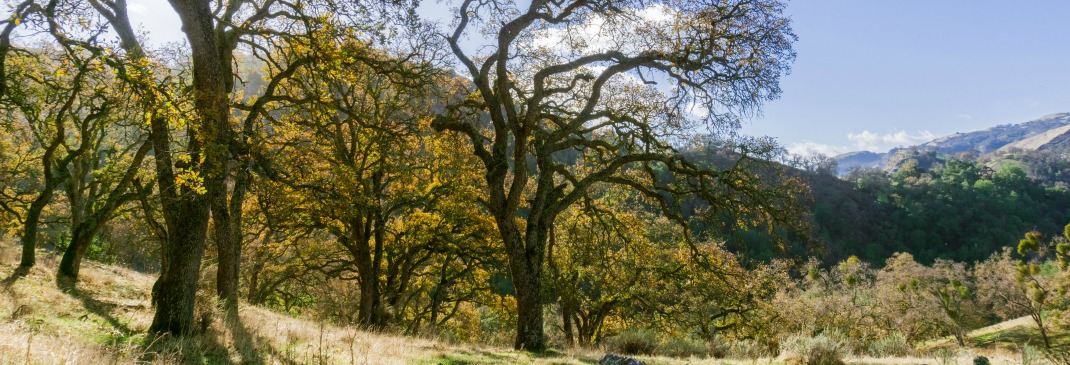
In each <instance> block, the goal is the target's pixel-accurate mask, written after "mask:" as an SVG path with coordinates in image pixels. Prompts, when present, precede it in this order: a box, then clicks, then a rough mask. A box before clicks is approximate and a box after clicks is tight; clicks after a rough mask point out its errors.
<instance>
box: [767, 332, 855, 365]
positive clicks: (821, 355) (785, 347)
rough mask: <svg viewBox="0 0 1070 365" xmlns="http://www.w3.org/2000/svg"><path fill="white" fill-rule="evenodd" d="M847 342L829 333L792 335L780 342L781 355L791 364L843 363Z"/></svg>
mask: <svg viewBox="0 0 1070 365" xmlns="http://www.w3.org/2000/svg"><path fill="white" fill-rule="evenodd" d="M846 349H847V344H846V343H844V342H843V341H841V340H838V339H834V338H832V337H830V336H828V335H825V334H820V335H817V336H814V337H809V336H801V335H792V336H790V337H788V338H787V339H786V340H785V341H784V342H782V343H781V344H780V355H781V357H782V358H783V359H784V362H785V363H787V364H790V365H843V357H844V355H845V354H846V352H847V351H846Z"/></svg>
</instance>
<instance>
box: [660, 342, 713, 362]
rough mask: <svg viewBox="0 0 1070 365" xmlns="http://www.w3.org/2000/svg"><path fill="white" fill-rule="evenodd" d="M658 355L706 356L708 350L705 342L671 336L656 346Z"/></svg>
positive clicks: (708, 352)
mask: <svg viewBox="0 0 1070 365" xmlns="http://www.w3.org/2000/svg"><path fill="white" fill-rule="evenodd" d="M657 352H658V355H663V356H669V357H691V356H697V357H707V356H710V351H709V349H708V348H706V344H704V343H702V342H700V341H696V340H694V339H691V338H687V337H684V338H672V339H669V340H668V341H665V343H664V344H662V345H661V346H658V351H657Z"/></svg>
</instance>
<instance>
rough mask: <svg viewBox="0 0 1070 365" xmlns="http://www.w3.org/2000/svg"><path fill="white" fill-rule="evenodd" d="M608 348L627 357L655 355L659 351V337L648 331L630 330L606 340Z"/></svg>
mask: <svg viewBox="0 0 1070 365" xmlns="http://www.w3.org/2000/svg"><path fill="white" fill-rule="evenodd" d="M606 345H607V347H608V348H609V349H610V350H612V351H613V352H618V353H622V354H625V355H653V354H654V352H655V351H656V350H657V349H658V337H657V335H655V334H654V332H653V331H650V330H646V329H630V330H627V331H624V332H621V333H620V334H618V335H616V336H613V337H610V338H608V339H606Z"/></svg>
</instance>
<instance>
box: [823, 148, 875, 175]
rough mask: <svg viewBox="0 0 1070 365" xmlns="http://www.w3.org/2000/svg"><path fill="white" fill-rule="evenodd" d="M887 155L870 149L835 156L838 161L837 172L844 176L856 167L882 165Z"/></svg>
mask: <svg viewBox="0 0 1070 365" xmlns="http://www.w3.org/2000/svg"><path fill="white" fill-rule="evenodd" d="M885 155H886V154H884V153H876V152H870V151H855V152H848V153H845V154H842V155H839V156H836V157H833V158H835V159H836V163H837V166H836V169H837V171H836V174H838V175H840V176H843V175H846V174H847V173H848V172H851V170H854V169H856V168H860V167H877V166H881V164H882V160H883V159H884V156H885Z"/></svg>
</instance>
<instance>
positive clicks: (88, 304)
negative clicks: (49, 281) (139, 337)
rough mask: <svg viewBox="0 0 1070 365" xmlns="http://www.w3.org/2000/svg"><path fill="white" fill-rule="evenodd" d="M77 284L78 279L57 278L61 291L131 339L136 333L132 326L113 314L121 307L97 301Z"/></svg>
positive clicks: (57, 284)
mask: <svg viewBox="0 0 1070 365" xmlns="http://www.w3.org/2000/svg"><path fill="white" fill-rule="evenodd" d="M77 284H78V282H77V279H74V278H71V277H67V276H62V275H61V276H58V277H57V278H56V286H57V287H59V289H60V290H61V291H63V292H64V293H67V295H70V296H71V297H72V298H74V299H78V301H80V302H82V307H84V308H85V310H87V311H89V313H92V314H95V315H97V316H99V317H101V318H104V320H105V321H107V322H108V324H109V325H111V326H112V328H114V329H115V330H116V331H119V333H121V334H122V336H123V337H130V336H132V335H134V334H135V333H136V331H134V330H132V329H130V326H127V325H126V323H123V322H122V321H119V319H118V318H116V317H115V315H114V314H113V312H114V311H115V308H117V307H119V305H118V304H115V303H108V302H104V301H100V300H97V299H96V298H93V297H92V296H90V295H89V294H87V293H84V292H82V291H81V290H78V285H77Z"/></svg>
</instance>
